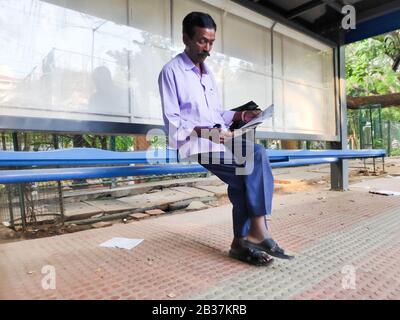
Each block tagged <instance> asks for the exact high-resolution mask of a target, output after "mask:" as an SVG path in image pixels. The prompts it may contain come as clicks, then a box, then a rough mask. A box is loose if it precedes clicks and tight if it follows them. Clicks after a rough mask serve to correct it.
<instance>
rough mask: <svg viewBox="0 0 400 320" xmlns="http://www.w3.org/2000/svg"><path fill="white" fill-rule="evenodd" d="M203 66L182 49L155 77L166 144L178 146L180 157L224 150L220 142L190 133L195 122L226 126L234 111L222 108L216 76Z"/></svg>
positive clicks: (210, 125)
mask: <svg viewBox="0 0 400 320" xmlns="http://www.w3.org/2000/svg"><path fill="white" fill-rule="evenodd" d="M203 67H204V68H203V70H204V73H203V74H201V72H200V70H199V69H198V68H197V67H196V66H195V65H194V63H193V62H192V60H190V58H189V57H188V56H187V54H186V53H185V52H183V53H180V54H178V55H177V56H176V57H174V58H173V59H172V60H171V61H170V62H168V63H167V64H166V65H165V66H164V67H163V69H162V70H161V73H160V76H159V78H158V85H159V90H160V96H161V104H162V109H163V117H164V123H165V126H166V129H167V131H168V141H169V146H170V147H171V148H174V149H178V150H179V156H180V157H181V158H188V157H190V156H192V155H196V154H198V153H205V152H221V151H225V147H224V145H223V144H217V143H213V142H212V141H210V140H209V139H205V138H200V137H195V136H190V134H191V133H192V131H193V129H194V127H196V126H200V127H209V128H212V127H213V126H214V125H216V124H219V125H220V126H221V129H223V130H227V128H228V127H229V126H230V125H231V123H232V119H233V115H234V113H235V112H234V111H230V110H224V109H223V107H222V104H221V99H220V96H219V94H218V89H217V85H216V82H215V78H214V76H213V74H212V72H211V71H210V69H209V68H208V66H207V65H206V64H203Z"/></svg>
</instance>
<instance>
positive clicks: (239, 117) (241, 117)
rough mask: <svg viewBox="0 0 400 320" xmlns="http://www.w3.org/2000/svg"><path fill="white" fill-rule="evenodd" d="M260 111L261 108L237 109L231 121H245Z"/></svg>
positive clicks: (251, 118) (256, 115)
mask: <svg viewBox="0 0 400 320" xmlns="http://www.w3.org/2000/svg"><path fill="white" fill-rule="evenodd" d="M260 113H261V110H247V111H237V112H235V114H234V116H233V121H244V122H246V123H247V122H249V121H251V120H253V119H254V118H257V117H258V115H259V114H260Z"/></svg>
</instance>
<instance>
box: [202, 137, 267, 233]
mask: <svg viewBox="0 0 400 320" xmlns="http://www.w3.org/2000/svg"><path fill="white" fill-rule="evenodd" d="M237 146H238V145H234V146H233V147H231V148H230V149H228V148H226V151H225V152H217V153H216V152H210V153H207V154H199V155H198V159H197V160H198V162H199V163H200V164H201V165H202V166H203V167H204V168H206V169H207V170H209V171H211V172H212V173H213V174H215V175H216V176H217V177H218V178H220V179H221V180H222V181H224V182H225V183H226V184H228V197H229V200H230V201H231V202H232V205H233V210H232V218H233V234H234V236H235V237H238V238H243V237H246V236H247V235H248V233H249V229H250V222H251V218H252V217H254V216H265V215H270V214H271V211H272V195H273V191H274V178H273V175H272V170H271V166H270V163H269V158H268V156H267V151H266V149H265V148H264V147H263V146H262V145H259V144H255V143H253V142H251V141H249V140H245V139H241V148H242V149H241V150H240V152H241V155H243V156H244V157H245V159H246V160H245V161H243V160H244V159H243V158H242V157H240V159H238V157H237V153H236V152H233V150H234V149H235V148H236V150H237V149H238V147H237ZM246 150H247V151H246ZM205 159H206V161H205ZM213 159H214V162H215V161H217V160H220V161H219V163H217V164H213ZM216 159H217V160H216ZM251 161H253V163H251ZM238 168H242V169H241V170H243V169H246V168H250V170H247V171H248V172H247V174H244V175H243V174H237V169H238Z"/></svg>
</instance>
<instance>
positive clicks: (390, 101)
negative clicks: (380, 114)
mask: <svg viewBox="0 0 400 320" xmlns="http://www.w3.org/2000/svg"><path fill="white" fill-rule="evenodd" d="M368 104H380V105H381V106H382V108H384V107H393V106H400V93H390V94H383V95H379V96H367V97H347V108H349V109H359V107H360V106H363V105H368Z"/></svg>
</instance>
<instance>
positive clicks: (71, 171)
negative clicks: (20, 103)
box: [0, 157, 339, 184]
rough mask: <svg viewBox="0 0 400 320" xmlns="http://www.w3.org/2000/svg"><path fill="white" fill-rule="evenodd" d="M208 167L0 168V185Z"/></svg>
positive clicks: (275, 165)
mask: <svg viewBox="0 0 400 320" xmlns="http://www.w3.org/2000/svg"><path fill="white" fill-rule="evenodd" d="M338 160H339V159H338V158H334V157H331V158H317V159H299V160H291V161H284V162H275V163H271V167H272V168H282V167H296V166H304V165H311V164H321V163H332V162H336V161H338ZM201 172H207V170H206V169H205V168H204V167H202V166H201V165H199V164H184V165H182V164H169V165H158V166H125V167H81V168H56V169H25V170H24V169H22V170H3V171H0V184H9V183H30V182H45V181H63V180H74V179H95V178H113V177H129V176H148V175H165V174H185V173H201Z"/></svg>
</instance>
